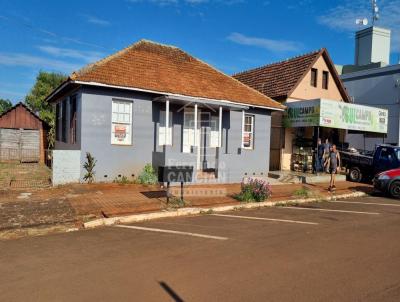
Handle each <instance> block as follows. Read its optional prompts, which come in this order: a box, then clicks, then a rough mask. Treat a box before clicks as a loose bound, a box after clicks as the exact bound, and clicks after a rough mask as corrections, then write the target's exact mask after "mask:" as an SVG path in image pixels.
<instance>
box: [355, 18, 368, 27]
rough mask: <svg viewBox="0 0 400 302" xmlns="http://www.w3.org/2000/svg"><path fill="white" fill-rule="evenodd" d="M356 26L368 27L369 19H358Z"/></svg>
mask: <svg viewBox="0 0 400 302" xmlns="http://www.w3.org/2000/svg"><path fill="white" fill-rule="evenodd" d="M356 24H357V25H364V26H365V25H368V19H367V18H364V19H357V20H356Z"/></svg>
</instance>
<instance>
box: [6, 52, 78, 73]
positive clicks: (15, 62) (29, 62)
mask: <svg viewBox="0 0 400 302" xmlns="http://www.w3.org/2000/svg"><path fill="white" fill-rule="evenodd" d="M0 65H4V66H14V67H18V66H22V67H32V68H40V69H51V70H55V71H60V72H64V73H69V72H71V71H73V70H77V69H79V68H80V65H77V64H71V63H69V62H64V61H60V60H53V59H48V58H43V57H38V56H33V55H28V54H23V53H12V54H10V53H0Z"/></svg>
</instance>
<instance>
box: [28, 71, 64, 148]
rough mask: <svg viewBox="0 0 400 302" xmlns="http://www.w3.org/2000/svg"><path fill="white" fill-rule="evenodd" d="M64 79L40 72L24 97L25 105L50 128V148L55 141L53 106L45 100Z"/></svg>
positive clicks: (51, 73) (57, 75) (59, 75)
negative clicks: (37, 114) (36, 113)
mask: <svg viewBox="0 0 400 302" xmlns="http://www.w3.org/2000/svg"><path fill="white" fill-rule="evenodd" d="M66 78H67V76H66V75H64V74H61V73H54V72H45V71H40V72H39V74H38V75H37V77H36V82H35V85H33V87H32V89H31V91H30V92H29V94H28V95H27V96H26V97H25V103H26V104H27V105H28V106H29V107H30V108H31V109H32V110H33V111H35V112H38V113H39V116H40V118H41V119H42V120H44V121H45V122H47V123H48V124H49V125H50V127H51V128H50V131H49V133H48V140H49V147H50V148H52V147H53V146H54V141H55V111H54V108H53V106H52V105H51V104H49V103H48V102H46V101H45V99H46V97H47V96H48V95H49V94H50V93H51V92H52V91H53V90H54V89H56V88H57V87H58V86H59V85H60V84H61V83H62V82H64V81H65V80H66Z"/></svg>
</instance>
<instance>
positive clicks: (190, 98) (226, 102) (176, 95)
mask: <svg viewBox="0 0 400 302" xmlns="http://www.w3.org/2000/svg"><path fill="white" fill-rule="evenodd" d="M69 83H71V84H79V85H87V86H96V87H106V88H114V89H123V90H130V91H139V92H146V93H152V94H161V95H165V96H168V97H170V98H178V99H184V100H186V101H191V102H199V101H204V102H205V103H207V102H211V103H213V102H214V103H215V102H219V103H223V104H226V105H231V106H238V105H239V106H243V107H247V108H249V107H252V108H261V109H267V110H273V111H284V110H285V108H275V107H269V106H260V105H252V104H246V103H241V102H236V101H235V102H234V101H229V100H224V99H210V98H203V97H194V96H189V95H183V94H176V93H170V92H165V91H156V90H150V89H143V88H137V87H126V86H118V85H109V84H103V83H98V82H85V81H78V80H76V81H69ZM60 90H61V87H60ZM54 94H55V93H52V95H54Z"/></svg>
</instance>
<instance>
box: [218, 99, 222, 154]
mask: <svg viewBox="0 0 400 302" xmlns="http://www.w3.org/2000/svg"><path fill="white" fill-rule="evenodd" d="M218 127H219V128H218V138H219V142H218V143H219V147H220V148H221V147H222V106H219V122H218Z"/></svg>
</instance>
